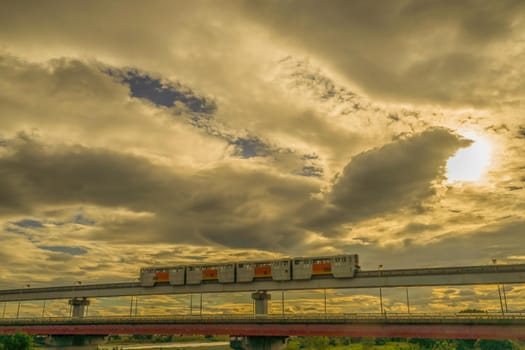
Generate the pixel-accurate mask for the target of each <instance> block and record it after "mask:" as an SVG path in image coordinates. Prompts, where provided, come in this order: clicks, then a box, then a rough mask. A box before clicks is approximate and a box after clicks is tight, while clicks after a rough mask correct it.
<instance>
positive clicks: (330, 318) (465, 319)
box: [0, 313, 525, 326]
mask: <svg viewBox="0 0 525 350" xmlns="http://www.w3.org/2000/svg"><path fill="white" fill-rule="evenodd" d="M505 322H507V323H525V313H509V314H504V315H502V314H497V313H471V314H466V313H447V314H428V313H411V314H406V313H388V314H381V313H359V314H348V313H346V314H324V313H320V314H294V315H284V316H283V315H264V316H262V315H252V314H220V315H166V316H153V315H151V316H133V317H128V316H126V317H123V316H103V317H100V316H89V317H83V318H71V317H43V318H18V319H16V318H4V319H0V326H2V325H4V326H7V325H48V324H132V323H133V324H155V323H179V324H185V323H187V324H196V323H316V324H318V323H432V324H436V323H473V324H479V323H488V324H490V323H505Z"/></svg>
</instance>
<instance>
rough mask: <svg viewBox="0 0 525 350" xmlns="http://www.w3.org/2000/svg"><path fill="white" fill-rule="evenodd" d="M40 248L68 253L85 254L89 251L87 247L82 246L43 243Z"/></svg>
mask: <svg viewBox="0 0 525 350" xmlns="http://www.w3.org/2000/svg"><path fill="white" fill-rule="evenodd" d="M38 248H40V249H44V250H49V251H51V252H58V253H66V254H70V255H83V254H86V253H87V249H84V248H80V247H67V246H49V245H41V246H39V247H38Z"/></svg>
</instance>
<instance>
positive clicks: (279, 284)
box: [0, 264, 525, 302]
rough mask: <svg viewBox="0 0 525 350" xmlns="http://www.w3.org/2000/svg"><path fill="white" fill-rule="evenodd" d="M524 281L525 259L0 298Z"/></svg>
mask: <svg viewBox="0 0 525 350" xmlns="http://www.w3.org/2000/svg"><path fill="white" fill-rule="evenodd" d="M512 283H525V264H512V265H485V266H463V267H437V268H414V269H396V270H370V271H358V272H357V273H356V275H355V277H354V278H339V279H336V278H326V277H319V278H315V277H313V278H312V279H310V280H291V281H272V280H256V281H253V282H246V283H203V284H199V285H182V286H172V285H169V284H159V285H156V286H154V287H143V286H141V285H140V283H139V282H123V283H104V284H84V285H72V286H57V287H45V288H20V289H10V290H0V302H8V301H25V300H51V299H70V298H84V297H85V298H97V297H119V296H146V295H163V294H198V293H228V292H230V293H234V292H253V291H257V290H264V291H268V292H271V291H289V290H308V289H340V288H378V287H382V288H390V287H423V286H455V285H488V284H512Z"/></svg>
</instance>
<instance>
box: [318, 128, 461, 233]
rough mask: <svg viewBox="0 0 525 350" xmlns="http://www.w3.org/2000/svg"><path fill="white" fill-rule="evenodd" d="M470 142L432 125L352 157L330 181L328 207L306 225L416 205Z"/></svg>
mask: <svg viewBox="0 0 525 350" xmlns="http://www.w3.org/2000/svg"><path fill="white" fill-rule="evenodd" d="M469 143H470V142H469V141H467V140H462V139H460V138H459V137H458V136H457V135H455V134H453V133H451V132H450V131H449V130H445V129H433V130H428V131H425V132H423V133H421V134H418V135H416V136H413V137H411V138H408V139H403V140H398V141H396V142H393V143H391V144H387V145H385V146H383V147H381V148H379V149H373V150H370V151H368V152H365V153H361V154H359V155H357V156H355V157H354V158H353V159H352V161H351V162H350V163H348V165H347V166H346V167H345V168H344V169H343V172H342V173H341V175H340V176H339V177H338V178H337V179H336V181H335V183H334V185H333V188H332V190H331V192H330V193H329V195H328V202H329V203H328V206H327V207H326V208H325V209H324V211H323V212H322V214H321V215H318V216H316V217H315V218H314V219H313V220H312V221H310V224H312V225H313V226H314V227H320V228H323V227H325V228H326V227H331V226H332V225H333V224H334V223H335V222H355V221H359V220H363V219H368V218H373V217H376V216H380V215H383V214H387V213H391V212H395V211H397V210H399V209H402V208H405V207H413V208H416V207H418V206H419V205H420V204H421V202H422V201H423V200H425V199H427V198H429V197H430V196H432V195H433V194H434V189H433V185H432V182H433V181H435V180H438V179H443V176H444V171H445V169H444V166H445V164H446V161H447V159H448V158H449V157H451V156H452V155H453V154H454V152H455V151H456V150H457V149H458V148H460V147H462V146H465V145H468V144H469Z"/></svg>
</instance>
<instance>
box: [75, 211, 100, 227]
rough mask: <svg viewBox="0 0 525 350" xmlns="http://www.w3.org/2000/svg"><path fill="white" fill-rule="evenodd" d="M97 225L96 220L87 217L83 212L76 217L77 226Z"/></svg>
mask: <svg viewBox="0 0 525 350" xmlns="http://www.w3.org/2000/svg"><path fill="white" fill-rule="evenodd" d="M95 223H96V222H95V220H91V219H90V218H87V217H85V216H84V214H83V213H82V212H79V213H78V214H77V215H75V224H79V225H85V226H93V225H95Z"/></svg>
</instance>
